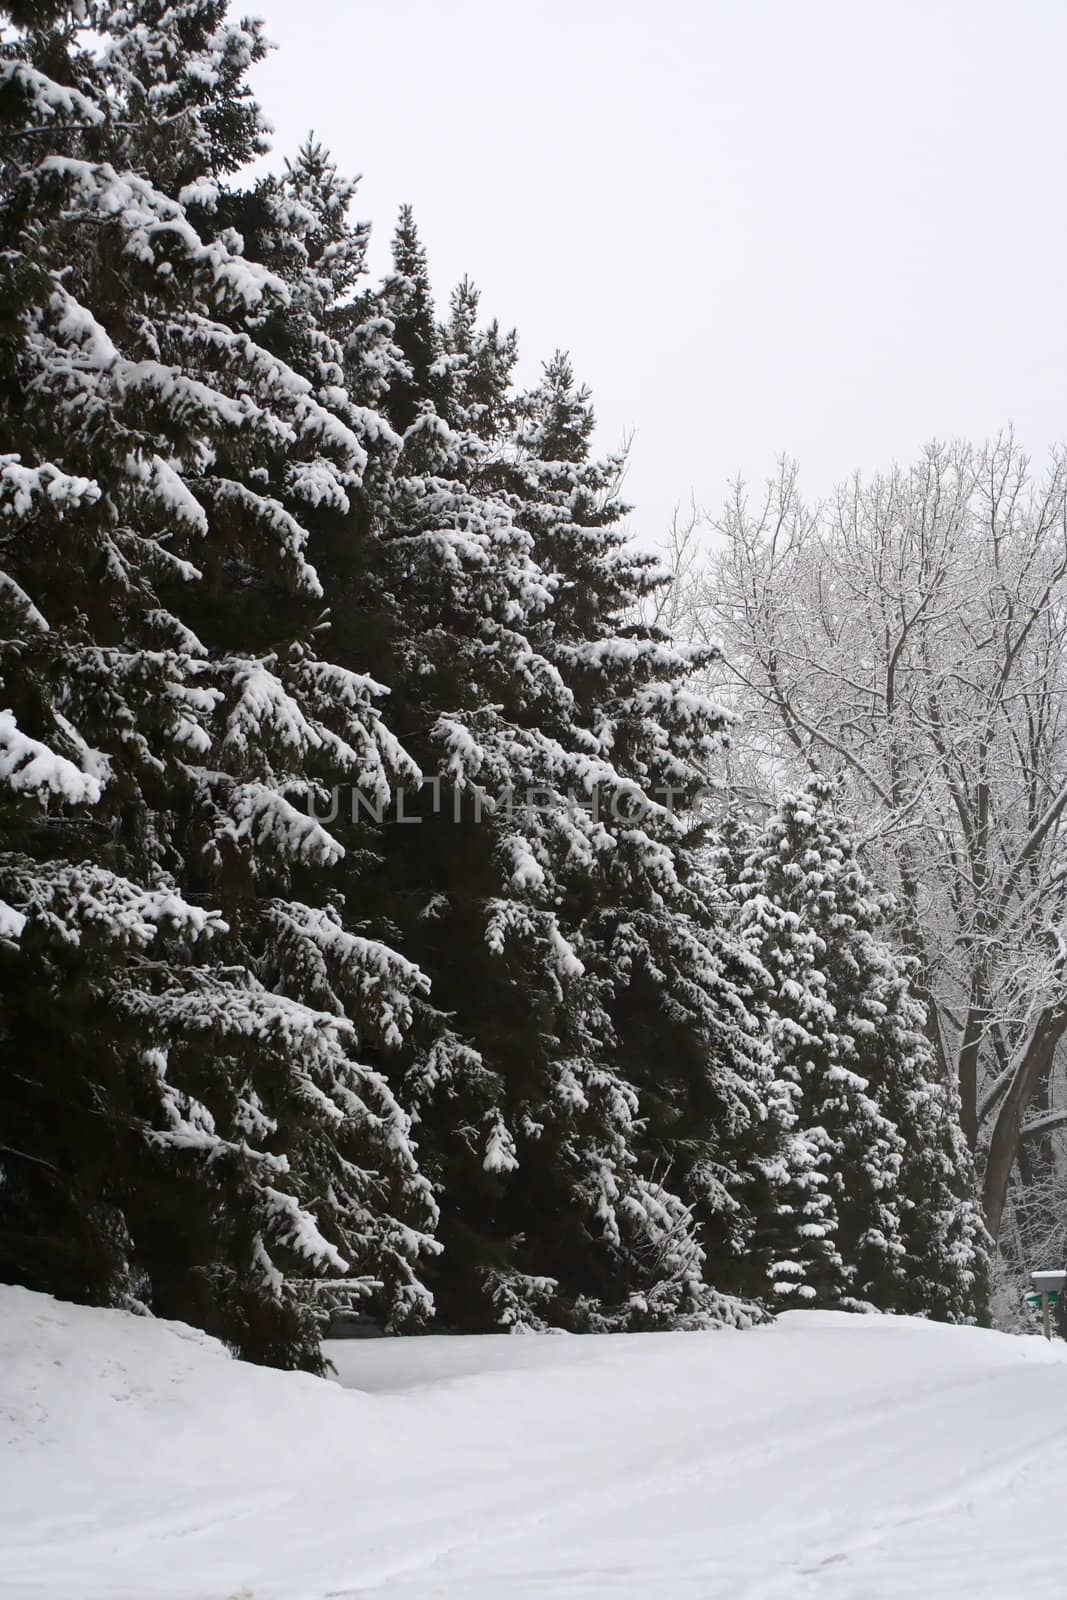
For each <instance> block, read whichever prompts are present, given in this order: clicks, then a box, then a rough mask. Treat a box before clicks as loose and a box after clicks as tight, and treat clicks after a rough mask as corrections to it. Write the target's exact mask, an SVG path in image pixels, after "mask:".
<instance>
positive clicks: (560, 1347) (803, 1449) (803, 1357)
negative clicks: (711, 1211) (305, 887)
mask: <svg viewBox="0 0 1067 1600" xmlns="http://www.w3.org/2000/svg"><path fill="white" fill-rule="evenodd" d="M332 1355H333V1358H334V1360H335V1362H336V1363H337V1366H338V1368H339V1375H340V1379H341V1382H342V1383H343V1384H344V1385H345V1386H346V1387H345V1388H338V1387H337V1386H336V1384H332V1383H323V1382H320V1381H318V1380H316V1379H313V1378H307V1377H303V1376H299V1375H293V1374H280V1373H275V1372H266V1371H263V1370H261V1369H257V1368H255V1367H249V1366H244V1365H242V1364H240V1363H237V1362H233V1361H230V1360H229V1359H228V1358H227V1357H226V1356H225V1354H224V1353H223V1352H222V1350H221V1349H220V1347H219V1346H218V1345H215V1344H214V1343H213V1342H212V1341H210V1340H207V1339H204V1338H203V1337H202V1336H201V1335H199V1334H195V1333H193V1332H191V1331H190V1330H189V1329H187V1328H183V1327H181V1326H180V1325H177V1324H165V1323H153V1322H149V1321H145V1320H140V1319H138V1318H134V1317H128V1316H125V1315H124V1314H122V1313H118V1312H102V1311H88V1310H85V1309H82V1308H80V1307H75V1306H68V1305H62V1304H59V1303H58V1302H56V1301H52V1300H48V1299H46V1298H44V1297H42V1296H39V1295H31V1294H28V1293H26V1292H24V1291H22V1290H16V1289H7V1288H0V1600H164V1597H165V1600H231V1597H240V1600H327V1597H329V1600H351V1597H354V1596H361V1597H364V1600H432V1597H441V1600H507V1597H512V1596H514V1597H516V1600H606V1597H608V1596H611V1597H622V1600H720V1597H721V1600H797V1597H802V1596H813V1597H814V1596H818V1597H819V1600H888V1597H890V1596H892V1597H901V1600H903V1597H905V1596H906V1597H908V1600H951V1597H954V1596H961V1597H962V1596H966V1597H967V1600H980V1597H989V1596H997V1597H1011V1600H1015V1597H1019V1600H1046V1597H1047V1600H1052V1597H1055V1600H1063V1597H1064V1596H1067V1540H1065V1537H1064V1532H1065V1512H1064V1507H1065V1506H1067V1449H1065V1448H1064V1442H1063V1436H1062V1430H1063V1429H1064V1426H1065V1420H1067V1346H1064V1345H1058V1346H1057V1345H1053V1346H1051V1347H1049V1346H1046V1345H1045V1344H1044V1342H1043V1341H1042V1340H1037V1339H1018V1338H1014V1339H1013V1338H1008V1337H1005V1336H1002V1335H999V1334H992V1333H981V1332H977V1331H971V1330H952V1329H945V1328H939V1327H936V1326H931V1325H924V1324H922V1323H917V1322H911V1321H907V1320H903V1319H889V1318H886V1319H879V1318H861V1317H852V1318H850V1317H844V1316H834V1315H829V1314H819V1313H809V1314H803V1313H799V1314H793V1315H790V1316H787V1317H785V1318H784V1319H782V1321H781V1322H780V1323H779V1324H778V1325H777V1326H776V1327H774V1328H770V1329H766V1330H763V1331H760V1332H756V1333H748V1334H736V1333H717V1334H676V1335H669V1334H665V1335H644V1336H641V1335H636V1336H629V1337H615V1338H599V1339H575V1338H566V1337H558V1338H526V1339H519V1338H512V1339H508V1338H492V1339H478V1340H474V1339H444V1338H432V1339H413V1340H379V1341H360V1342H355V1343H351V1344H343V1345H335V1346H333V1347H332Z"/></svg>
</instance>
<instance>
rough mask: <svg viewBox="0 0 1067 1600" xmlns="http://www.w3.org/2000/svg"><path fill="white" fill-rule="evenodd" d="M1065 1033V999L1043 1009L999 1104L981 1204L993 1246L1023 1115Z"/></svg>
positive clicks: (1005, 1197)
mask: <svg viewBox="0 0 1067 1600" xmlns="http://www.w3.org/2000/svg"><path fill="white" fill-rule="evenodd" d="M1065 1029H1067V998H1064V999H1061V1000H1058V1001H1057V1002H1056V1004H1055V1005H1051V1006H1046V1007H1045V1009H1044V1010H1043V1011H1042V1012H1041V1014H1040V1016H1039V1017H1038V1019H1037V1022H1036V1023H1035V1025H1034V1030H1033V1032H1032V1033H1031V1035H1030V1038H1029V1040H1028V1041H1027V1043H1026V1046H1025V1048H1024V1050H1023V1051H1022V1053H1021V1054H1020V1056H1019V1062H1018V1066H1017V1067H1016V1069H1015V1075H1014V1077H1013V1078H1012V1081H1011V1085H1010V1087H1009V1088H1008V1092H1007V1093H1006V1094H1005V1096H1004V1099H1003V1100H1002V1101H1001V1104H1000V1109H999V1111H998V1112H997V1117H996V1121H995V1122H994V1124H993V1136H992V1138H991V1139H990V1141H989V1157H988V1160H987V1162H986V1170H985V1182H984V1185H983V1201H984V1205H985V1223H986V1227H987V1228H988V1229H989V1232H990V1234H991V1236H992V1238H993V1241H994V1243H996V1241H997V1238H998V1236H999V1234H1000V1223H1001V1218H1002V1217H1003V1215H1004V1203H1005V1201H1006V1200H1007V1197H1008V1182H1009V1180H1010V1178H1011V1169H1012V1167H1013V1166H1014V1164H1015V1160H1016V1156H1017V1154H1018V1150H1019V1131H1020V1129H1021V1127H1022V1120H1023V1112H1024V1111H1025V1110H1026V1108H1027V1106H1028V1105H1029V1104H1030V1101H1031V1099H1032V1098H1033V1094H1034V1090H1035V1089H1036V1088H1037V1086H1038V1084H1039V1083H1040V1081H1041V1076H1042V1074H1043V1073H1045V1072H1047V1071H1048V1070H1049V1067H1050V1065H1051V1062H1052V1056H1053V1053H1054V1051H1055V1049H1056V1046H1057V1044H1058V1043H1059V1041H1060V1039H1061V1038H1062V1036H1063V1033H1064V1030H1065Z"/></svg>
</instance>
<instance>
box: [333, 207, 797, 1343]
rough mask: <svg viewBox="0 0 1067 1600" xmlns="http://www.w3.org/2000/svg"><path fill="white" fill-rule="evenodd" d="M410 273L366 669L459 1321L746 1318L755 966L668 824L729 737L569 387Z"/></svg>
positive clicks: (389, 294)
mask: <svg viewBox="0 0 1067 1600" xmlns="http://www.w3.org/2000/svg"><path fill="white" fill-rule="evenodd" d="M395 259H396V266H397V271H396V273H395V274H394V276H393V278H392V279H391V280H390V281H389V282H388V283H387V285H386V287H385V291H384V293H383V295H382V297H381V300H380V302H379V306H380V311H381V314H382V317H383V318H384V319H387V321H388V324H389V327H388V339H387V344H388V345H389V346H390V347H391V351H392V359H394V360H397V361H398V362H399V363H401V366H400V370H399V373H398V376H397V378H396V379H395V380H394V381H393V383H392V385H391V388H390V391H389V393H388V395H387V396H386V398H385V400H384V402H383V403H384V406H385V408H386V409H387V411H388V413H389V415H390V419H391V421H392V422H393V424H394V426H395V427H396V428H397V430H398V431H402V433H403V444H402V448H401V451H400V455H399V458H398V460H397V463H396V471H395V476H394V478H393V480H392V483H391V484H390V486H389V488H388V490H387V492H383V494H382V495H381V497H380V498H379V499H378V500H377V501H376V502H375V504H374V505H373V507H371V508H370V509H369V515H370V516H371V518H372V519H374V520H376V522H377V524H378V526H379V528H380V531H381V542H380V545H376V546H375V549H376V552H380V553H381V554H382V556H383V561H384V565H383V567H382V570H381V572H380V573H379V574H378V575H377V577H376V580H375V581H376V582H378V583H379V584H380V589H381V595H382V599H383V603H382V604H381V605H380V606H379V604H378V602H377V600H375V601H374V602H372V604H371V606H370V610H371V611H372V612H373V613H374V614H376V615H380V616H382V617H384V618H385V619H386V628H385V631H384V632H383V634H382V635H381V636H380V638H379V639H377V640H375V641H374V643H375V645H376V646H377V650H378V653H377V654H376V655H375V656H374V658H373V660H372V663H371V665H372V670H373V671H374V673H375V675H376V676H378V677H380V678H382V679H383V681H385V682H386V683H387V684H388V685H389V687H390V690H391V698H390V707H391V714H392V717H393V721H394V725H395V726H396V727H397V728H398V730H399V731H401V732H402V734H403V736H404V738H405V742H406V744H407V746H408V747H409V748H410V749H411V751H412V753H413V754H414V755H415V756H416V758H417V760H418V762H419V765H420V767H421V768H422V770H423V772H424V773H425V774H426V777H427V785H426V787H425V788H424V789H423V791H422V793H421V795H420V796H419V797H412V798H411V801H410V806H409V811H410V815H412V816H413V817H416V816H417V817H418V820H419V826H418V827H411V828H407V827H404V826H395V827H393V828H392V829H388V828H387V829H386V830H385V831H384V832H385V836H384V849H385V851H386V866H385V870H384V872H383V882H384V883H385V885H386V886H387V888H388V892H389V894H390V896H391V901H390V903H389V906H388V911H387V915H388V917H389V921H390V925H391V926H392V927H393V928H395V929H396V930H397V934H396V937H397V939H398V940H399V944H400V948H401V949H402V950H403V951H404V953H405V954H407V955H408V956H409V957H411V958H412V959H414V960H416V961H417V963H418V965H419V967H420V969H422V970H425V971H426V972H427V973H428V974H429V975H430V976H431V978H432V981H433V990H432V996H433V1003H434V1005H435V1006H436V1008H437V1030H438V1031H437V1035H436V1038H435V1040H434V1043H433V1044H432V1046H431V1048H430V1049H429V1050H428V1051H424V1052H423V1053H422V1055H421V1056H419V1057H418V1058H417V1059H415V1060H413V1062H412V1067H411V1072H410V1075H409V1078H408V1088H407V1092H408V1093H409V1094H410V1095H411V1096H412V1097H413V1099H414V1101H415V1102H416V1103H417V1105H418V1115H419V1119H420V1121H419V1138H420V1147H421V1149H422V1151H423V1153H424V1157H425V1159H426V1160H428V1161H429V1162H430V1164H431V1167H432V1171H433V1174H434V1177H435V1179H436V1180H437V1182H438V1185H439V1188H440V1192H441V1200H442V1210H443V1216H442V1224H441V1237H442V1240H443V1243H444V1246H445V1248H444V1253H443V1256H442V1258H441V1263H440V1271H439V1275H438V1281H437V1289H438V1300H439V1304H440V1306H441V1309H442V1314H443V1316H444V1317H445V1318H446V1319H447V1320H449V1321H451V1322H453V1323H454V1324H462V1325H466V1326H487V1325H493V1324H494V1323H496V1324H498V1325H500V1324H503V1325H505V1326H518V1325H525V1326H531V1325H542V1324H555V1325H564V1326H571V1327H598V1328H602V1327H608V1326H656V1325H659V1326H663V1325H675V1324H681V1323H684V1322H687V1321H695V1322H709V1321H716V1320H719V1321H721V1320H724V1319H727V1318H730V1317H743V1316H744V1315H745V1314H746V1313H745V1312H744V1310H743V1309H742V1308H740V1307H738V1306H737V1305H736V1304H734V1303H733V1302H731V1301H729V1300H727V1299H726V1298H724V1297H723V1296H722V1295H720V1294H719V1293H718V1291H717V1290H716V1288H715V1287H714V1284H715V1282H716V1281H717V1279H716V1276H715V1275H716V1274H717V1273H720V1272H721V1273H722V1275H723V1277H724V1278H726V1279H730V1278H731V1276H736V1274H737V1260H736V1256H737V1253H738V1251H739V1250H740V1249H741V1247H742V1245H743V1242H744V1240H745V1238H746V1235H747V1232H748V1217H747V1212H746V1208H745V1202H744V1200H743V1198H742V1196H743V1195H744V1193H745V1191H746V1185H748V1184H749V1183H750V1182H751V1178H752V1167H751V1164H749V1163H748V1149H749V1146H752V1147H753V1148H758V1149H763V1148H764V1147H765V1148H766V1149H773V1148H774V1147H775V1145H776V1141H777V1139H778V1137H779V1130H777V1128H776V1125H775V1121H774V1118H773V1116H772V1115H769V1114H768V1107H767V1104H766V1101H767V1096H768V1094H769V1093H770V1092H771V1091H772V1090H773V1080H772V1075H771V1073H770V1069H769V1065H768V1058H767V1055H766V1052H765V1047H764V1044H763V1041H762V1039H761V1035H760V1030H759V1027H758V1025H757V1023H756V1022H755V1021H754V1019H753V1017H752V1015H751V1013H750V1012H749V1010H748V1008H747V1006H746V1004H745V1000H744V991H745V984H746V982H747V979H748V973H747V971H746V968H748V967H751V966H752V963H751V958H750V957H749V956H748V954H747V952H745V951H744V950H743V949H742V948H740V947H739V946H738V945H737V943H736V941H731V940H730V937H729V935H728V934H727V932H726V931H725V919H724V917H723V916H721V915H720V914H719V911H718V910H717V908H715V907H714V906H712V905H711V903H710V902H709V899H708V898H707V894H708V892H710V891H708V889H707V886H706V885H704V884H702V883H701V881H700V880H699V877H698V874H697V872H696V868H695V864H694V863H691V862H690V861H689V860H688V859H685V860H684V861H683V850H682V841H683V836H684V831H685V824H684V823H683V821H682V819H681V818H680V817H677V816H675V815H674V814H673V812H672V808H671V805H670V804H669V800H670V799H674V798H677V797H676V796H673V795H672V796H669V797H667V799H666V802H665V797H664V796H662V795H661V796H659V797H658V798H657V797H655V796H653V795H652V794H651V791H652V790H653V789H654V788H660V787H668V786H670V785H672V784H674V785H677V787H678V795H679V796H681V797H682V798H683V799H684V798H686V797H688V798H692V796H693V793H694V792H695V789H696V787H697V786H698V784H699V781H700V763H701V762H702V761H703V760H704V759H705V758H707V757H709V756H711V755H713V753H714V752H715V750H716V749H717V747H718V743H719V740H720V736H721V730H722V723H723V718H722V715H721V713H720V712H719V711H718V709H717V708H716V707H714V706H709V705H708V704H707V703H706V702H702V701H700V700H699V699H698V698H697V697H696V696H694V695H692V694H691V693H690V691H689V690H688V689H687V688H685V687H684V686H683V680H684V679H685V678H686V676H687V675H688V673H689V672H690V670H691V667H692V665H693V660H692V657H691V656H689V655H687V654H686V653H684V652H678V651H674V650H672V649H670V648H669V647H668V645H667V644H666V641H664V640H662V639H652V638H648V637H644V636H642V637H641V638H638V637H636V636H633V635H630V634H627V633H626V632H625V629H624V624H623V621H622V619H623V617H624V615H625V614H626V613H627V611H628V609H629V608H630V606H631V605H632V603H633V599H634V596H635V594H636V593H637V592H638V591H639V589H640V587H641V585H642V584H644V583H647V582H650V581H653V579H652V575H651V573H650V571H649V564H648V562H647V561H645V560H643V559H642V558H640V557H635V556H634V555H632V554H631V553H630V552H628V551H626V550H625V549H624V548H623V547H624V540H623V538H622V536H621V535H620V534H619V533H618V531H617V529H616V528H615V527H614V523H615V522H616V520H617V517H618V514H619V508H618V507H617V505H616V504H615V503H614V501H613V499H612V496H611V493H610V485H611V482H612V480H613V478H614V476H615V473H616V471H617V463H607V464H604V463H593V462H587V461H586V460H585V453H586V451H587V446H588V438H589V434H590V432H591V429H592V422H591V413H590V412H589V407H588V397H587V396H585V395H584V394H583V393H582V392H581V391H574V390H573V380H572V379H571V378H570V376H569V371H568V369H567V365H566V363H565V361H563V360H562V359H561V360H560V361H559V362H557V363H553V365H552V368H551V369H550V373H549V377H548V380H547V387H545V386H543V387H542V388H539V390H538V391H537V392H535V393H534V394H531V395H527V396H520V395H517V394H515V393H514V392H513V390H512V388H511V384H510V377H511V371H512V366H513V363H514V358H515V341H514V337H513V336H511V335H507V336H505V335H502V334H501V333H500V331H499V328H498V327H497V326H496V325H492V324H491V325H490V326H489V328H488V329H485V330H479V329H478V327H477V316H476V309H477V308H476V299H475V293H474V291H473V289H472V288H471V287H470V285H469V284H465V285H463V286H461V288H460V290H459V291H457V293H456V295H455V296H454V297H453V302H452V306H451V314H450V317H449V319H448V321H447V322H446V323H445V325H444V327H439V326H437V324H436V323H435V322H434V321H433V318H432V316H431V314H430V313H431V304H430V301H429V276H428V272H427V270H426V265H425V255H424V253H423V251H422V247H421V245H420V243H419V241H418V238H417V235H416V234H415V232H414V227H413V224H412V222H411V219H410V216H409V215H405V216H404V217H403V218H402V222H401V230H400V233H399V235H398V238H397V242H396V252H395ZM374 324H375V318H374V317H373V316H372V315H370V314H369V311H365V313H364V317H363V322H362V326H373V325H374ZM356 345H357V348H358V346H359V341H358V340H357V341H356ZM382 348H385V346H384V345H383V346H382ZM572 411H573V413H574V414H573V416H572V415H571V412H572ZM515 419H517V420H515ZM572 424H573V430H572ZM329 587H330V588H331V592H332V585H329ZM359 615H360V613H359V612H358V611H357V612H356V613H355V614H354V616H353V618H352V619H351V626H352V628H353V630H355V628H356V626H357V620H358V617H359ZM365 633H366V630H364V643H365V642H366V638H365ZM355 637H356V635H355V631H353V647H354V645H355ZM672 747H673V748H672ZM650 800H651V801H652V802H653V803H652V804H651V805H650V804H649V801H650ZM668 1038H669V1048H666V1049H665V1048H664V1043H665V1041H666V1040H668ZM643 1096H644V1098H643ZM646 1101H647V1104H646ZM679 1178H681V1179H683V1180H684V1181H683V1182H682V1183H681V1184H680V1183H679V1182H678V1181H676V1180H678V1179H679ZM709 1248H713V1249H714V1250H715V1251H716V1252H717V1255H718V1258H717V1259H716V1260H715V1262H714V1263H713V1269H709V1264H708V1259H707V1252H708V1249H709ZM709 1270H710V1271H711V1278H710V1281H709Z"/></svg>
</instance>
